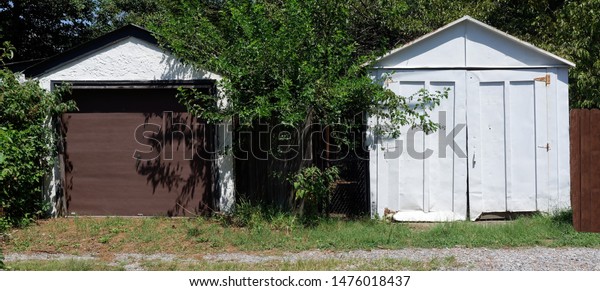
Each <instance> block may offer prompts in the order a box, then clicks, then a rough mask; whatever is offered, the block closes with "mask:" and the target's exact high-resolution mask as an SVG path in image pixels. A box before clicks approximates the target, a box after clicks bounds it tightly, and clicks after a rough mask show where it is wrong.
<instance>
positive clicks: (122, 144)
mask: <svg viewBox="0 0 600 291" xmlns="http://www.w3.org/2000/svg"><path fill="white" fill-rule="evenodd" d="M63 123H64V127H65V132H66V138H65V150H66V153H65V162H66V165H67V167H66V179H65V180H66V184H67V185H66V188H67V195H68V198H67V201H68V202H67V203H68V210H69V212H70V213H71V214H73V213H74V214H77V215H126V216H129V215H169V216H171V215H188V214H190V213H198V212H200V211H202V210H203V209H204V208H206V207H207V206H209V205H210V204H211V201H210V195H209V194H210V188H211V187H210V185H211V177H210V163H211V161H210V160H207V159H203V158H201V157H200V156H202V157H204V158H206V157H209V156H210V154H208V153H206V150H207V149H205V144H204V141H205V139H206V138H208V137H209V135H208V134H207V133H206V132H205V125H204V123H202V122H200V121H198V120H196V119H195V118H193V117H191V116H189V115H188V114H186V113H169V112H166V113H164V114H157V113H151V114H148V113H67V114H65V115H64V116H63ZM140 128H141V129H140ZM144 131H146V132H144ZM203 151H204V152H203Z"/></svg>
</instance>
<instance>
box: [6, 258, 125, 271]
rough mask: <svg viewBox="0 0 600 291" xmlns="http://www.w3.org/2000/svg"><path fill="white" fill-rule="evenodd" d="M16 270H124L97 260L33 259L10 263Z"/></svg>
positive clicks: (11, 267)
mask: <svg viewBox="0 0 600 291" xmlns="http://www.w3.org/2000/svg"><path fill="white" fill-rule="evenodd" d="M8 268H9V269H10V270H14V271H123V270H124V268H123V267H120V266H111V265H109V264H108V263H105V262H101V261H96V260H42V261H38V260H32V261H18V262H11V263H10V264H8Z"/></svg>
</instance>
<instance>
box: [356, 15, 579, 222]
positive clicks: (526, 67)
mask: <svg viewBox="0 0 600 291" xmlns="http://www.w3.org/2000/svg"><path fill="white" fill-rule="evenodd" d="M372 66H373V71H372V75H373V78H375V79H377V80H380V81H381V83H382V85H383V86H386V87H387V88H389V89H390V90H392V91H393V92H395V93H396V94H400V95H403V96H408V95H412V94H414V93H416V92H417V91H418V90H420V89H423V88H425V89H427V90H429V91H437V90H440V91H441V90H444V88H448V89H450V91H449V96H448V99H447V100H443V101H442V104H441V105H440V106H439V107H438V108H437V109H436V110H435V111H434V112H432V114H431V116H432V118H433V119H434V120H435V121H437V122H439V123H440V124H441V125H442V126H443V128H442V129H441V130H439V131H437V132H435V133H432V134H429V135H425V134H423V132H422V131H418V130H416V131H415V130H410V128H404V129H403V134H402V136H401V137H400V138H399V139H392V138H389V137H386V136H385V135H379V136H378V135H376V134H375V131H373V130H370V131H369V132H368V139H369V141H370V143H371V146H370V149H371V150H370V192H371V213H372V215H380V216H383V215H384V212H385V209H388V210H389V211H392V212H396V213H395V214H394V219H396V220H400V221H448V220H464V219H471V220H475V219H477V218H479V217H480V216H481V215H482V214H484V213H506V212H534V211H542V212H551V211H553V210H555V209H561V208H566V207H569V204H570V194H569V188H570V181H569V104H568V94H569V93H568V69H569V67H573V66H574V64H573V63H572V62H569V61H567V60H565V59H563V58H560V57H558V56H555V55H553V54H551V53H549V52H546V51H544V50H541V49H539V48H537V47H534V46H533V45H531V44H528V43H526V42H523V41H521V40H519V39H516V38H514V37H512V36H510V35H508V34H506V33H504V32H501V31H499V30H497V29H495V28H493V27H490V26H488V25H486V24H484V23H482V22H480V21H477V20H475V19H473V18H471V17H468V16H466V17H463V18H461V19H458V20H456V21H454V22H452V23H450V24H448V25H446V26H444V27H442V28H440V29H438V30H436V31H434V32H432V33H430V34H428V35H426V36H424V37H422V38H420V39H417V40H416V41H414V42H412V43H409V44H407V45H405V46H403V47H401V48H398V49H396V50H393V51H391V52H390V53H388V54H387V55H385V56H383V57H381V58H379V59H378V60H377V61H376V62H374V63H373V64H372ZM382 122H383V121H382V120H377V119H375V118H370V119H369V125H370V127H371V128H373V127H375V126H376V125H377V124H380V123H382ZM452 141H454V142H452ZM428 149H429V150H431V151H428Z"/></svg>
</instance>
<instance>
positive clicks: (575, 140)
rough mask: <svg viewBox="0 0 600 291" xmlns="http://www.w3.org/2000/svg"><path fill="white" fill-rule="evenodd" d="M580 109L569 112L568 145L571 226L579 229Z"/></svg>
mask: <svg viewBox="0 0 600 291" xmlns="http://www.w3.org/2000/svg"><path fill="white" fill-rule="evenodd" d="M580 117H581V110H579V109H573V110H571V112H570V127H571V128H570V133H569V134H570V147H571V208H572V210H573V227H574V228H575V230H577V231H581V200H580V198H581V130H580V121H579V119H580Z"/></svg>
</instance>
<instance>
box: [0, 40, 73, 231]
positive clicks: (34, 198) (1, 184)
mask: <svg viewBox="0 0 600 291" xmlns="http://www.w3.org/2000/svg"><path fill="white" fill-rule="evenodd" d="M11 55H12V48H11V47H9V45H8V44H7V43H5V44H4V47H3V48H2V49H1V51H0V60H3V59H4V58H5V57H9V56H11ZM61 93H62V92H61V91H56V92H52V93H49V92H46V91H45V90H43V89H42V88H41V87H40V86H39V84H38V83H37V82H35V81H25V82H20V81H19V79H18V78H17V77H16V75H15V74H13V73H12V72H11V71H9V70H8V69H6V68H3V69H1V70H0V209H1V210H2V211H0V213H2V217H0V231H3V230H4V229H6V228H7V227H9V226H15V225H17V226H18V225H24V224H27V223H29V222H30V221H31V220H32V219H34V218H36V217H38V216H40V215H43V214H44V203H43V201H42V179H43V177H44V176H45V175H46V174H47V173H49V172H50V171H51V167H52V162H53V161H52V160H51V159H49V157H52V156H54V155H53V153H54V151H55V150H56V147H55V146H54V141H55V140H56V138H55V134H56V133H55V131H54V130H53V129H52V128H51V127H50V123H49V121H50V120H51V119H50V117H52V116H56V115H57V114H60V113H62V112H65V111H66V110H68V109H72V108H74V105H73V104H72V103H63V102H62V101H61V98H60V96H61V95H60V94H61Z"/></svg>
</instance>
